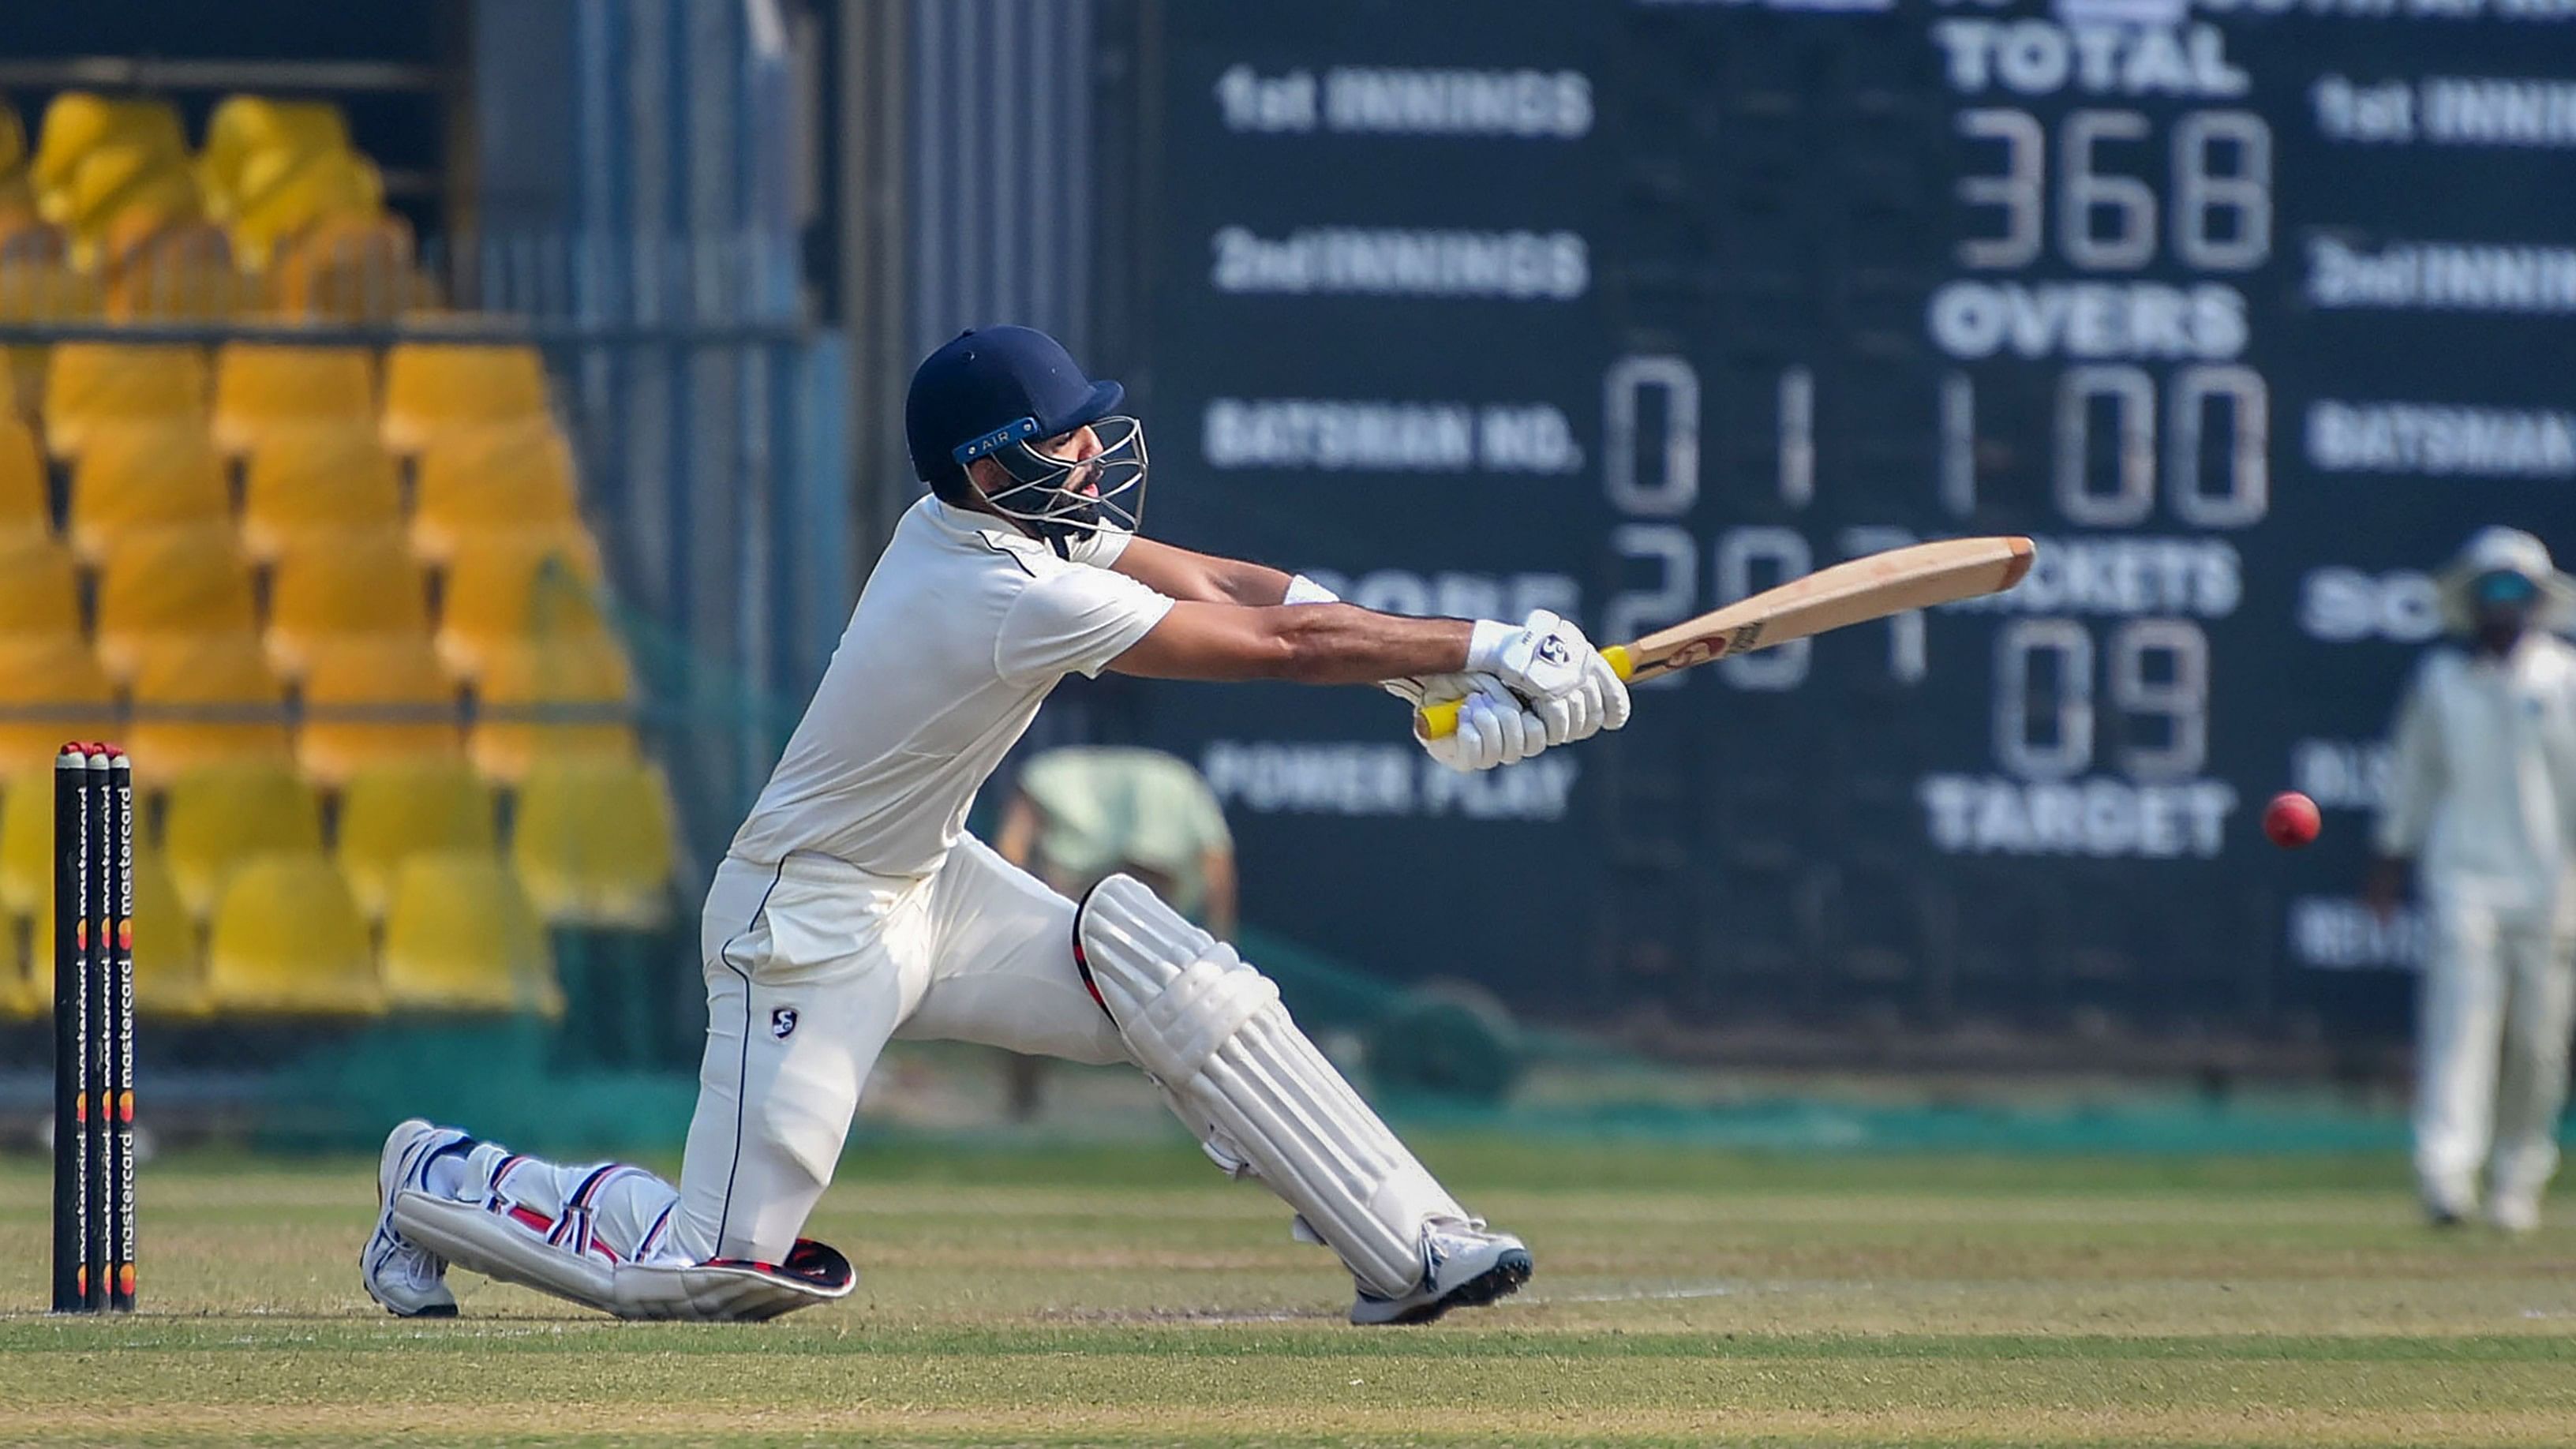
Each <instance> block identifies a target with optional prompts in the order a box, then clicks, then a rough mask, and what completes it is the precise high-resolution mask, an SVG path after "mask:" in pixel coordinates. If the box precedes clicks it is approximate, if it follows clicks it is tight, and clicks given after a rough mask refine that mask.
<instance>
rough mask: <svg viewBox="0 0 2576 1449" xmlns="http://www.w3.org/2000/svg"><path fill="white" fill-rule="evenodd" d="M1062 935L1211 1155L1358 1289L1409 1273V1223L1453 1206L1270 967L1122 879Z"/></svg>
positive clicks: (1419, 1262)
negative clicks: (1327, 1051) (1320, 1248)
mask: <svg viewBox="0 0 2576 1449" xmlns="http://www.w3.org/2000/svg"><path fill="white" fill-rule="evenodd" d="M1074 945H1075V952H1074V955H1075V960H1076V962H1077V964H1079V965H1080V966H1081V967H1082V971H1083V976H1084V979H1085V980H1087V981H1089V982H1090V983H1091V988H1092V991H1093V992H1094V994H1096V995H1097V996H1098V997H1099V998H1100V1002H1101V1005H1102V1006H1104V1007H1105V1008H1107V1009H1108V1012H1109V1017H1110V1020H1112V1021H1114V1022H1116V1023H1117V1025H1118V1031H1119V1034H1120V1036H1121V1037H1123V1038H1124V1039H1125V1041H1126V1043H1127V1048H1128V1050H1129V1052H1130V1053H1131V1054H1133V1056H1134V1057H1135V1059H1136V1062H1137V1064H1138V1065H1139V1066H1142V1067H1143V1068H1144V1069H1145V1070H1146V1071H1147V1072H1148V1073H1150V1074H1151V1075H1152V1076H1153V1077H1154V1079H1155V1081H1156V1082H1158V1083H1159V1084H1160V1085H1161V1086H1162V1088H1163V1095H1164V1098H1165V1100H1166V1101H1168V1102H1170V1103H1171V1105H1172V1110H1173V1111H1174V1112H1175V1113H1177V1114H1179V1116H1180V1118H1181V1120H1182V1122H1183V1123H1184V1124H1185V1125H1186V1126H1188V1127H1189V1129H1190V1130H1191V1131H1192V1132H1194V1133H1196V1134H1198V1137H1199V1139H1200V1141H1201V1142H1202V1143H1205V1144H1207V1145H1208V1148H1209V1155H1210V1156H1212V1157H1216V1158H1217V1160H1218V1162H1219V1163H1220V1165H1225V1166H1228V1167H1229V1170H1233V1171H1235V1172H1236V1173H1237V1175H1246V1174H1245V1172H1244V1170H1243V1169H1244V1168H1247V1167H1248V1169H1249V1174H1248V1175H1251V1176H1256V1177H1259V1178H1260V1179H1261V1180H1262V1181H1264V1182H1266V1183H1268V1184H1269V1185H1270V1189H1271V1191H1273V1192H1276V1193H1277V1194H1279V1196H1280V1197H1282V1198H1284V1199H1286V1200H1287V1202H1288V1205H1289V1206H1290V1207H1293V1208H1295V1209H1296V1210H1297V1215H1298V1217H1299V1218H1300V1219H1301V1220H1302V1221H1303V1222H1304V1223H1305V1225H1306V1226H1307V1228H1308V1229H1309V1230H1310V1231H1311V1232H1312V1233H1313V1234H1314V1235H1315V1236H1316V1237H1319V1238H1321V1239H1322V1240H1323V1242H1324V1243H1325V1244H1326V1245H1327V1246H1329V1247H1330V1248H1332V1249H1333V1251H1334V1252H1336V1253H1338V1254H1340V1255H1341V1259H1342V1262H1343V1263H1344V1264H1345V1265H1347V1266H1348V1267H1349V1268H1350V1270H1351V1276H1352V1277H1354V1278H1356V1279H1358V1280H1359V1282H1360V1285H1361V1286H1362V1287H1364V1288H1367V1289H1368V1290H1369V1291H1371V1292H1373V1293H1377V1294H1379V1295H1380V1296H1383V1297H1390V1298H1392V1297H1399V1296H1402V1295H1403V1294H1406V1293H1409V1292H1411V1291H1412V1290H1413V1289H1414V1288H1415V1287H1416V1286H1418V1285H1419V1284H1420V1283H1421V1282H1422V1279H1423V1275H1424V1273H1425V1272H1426V1271H1427V1269H1426V1265H1425V1261H1424V1258H1423V1248H1422V1241H1423V1234H1422V1230H1423V1227H1424V1225H1425V1224H1427V1223H1428V1222H1430V1221H1431V1220H1432V1219H1434V1218H1457V1219H1461V1220H1464V1219H1466V1217H1467V1214H1466V1211H1465V1209H1463V1208H1461V1207H1459V1206H1458V1204H1457V1202H1456V1200H1454V1199H1453V1198H1451V1197H1450V1196H1449V1194H1448V1193H1447V1192H1446V1191H1445V1190H1444V1189H1442V1187H1441V1186H1440V1184H1439V1183H1438V1182H1436V1181H1434V1180H1433V1179H1432V1176H1431V1173H1430V1172H1429V1170H1427V1169H1426V1168H1424V1167H1423V1165H1422V1164H1421V1162H1419V1161H1418V1160H1416V1159H1415V1157H1414V1155H1413V1154H1412V1152H1410V1151H1408V1150H1407V1149H1406V1148H1405V1145H1404V1144H1403V1143H1402V1142H1400V1141H1397V1140H1396V1136H1395V1134H1394V1133H1393V1132H1391V1131H1389V1130H1388V1129H1387V1126H1386V1124H1385V1123H1384V1122H1381V1121H1379V1120H1378V1116H1377V1114H1376V1113H1375V1112H1373V1111H1371V1110H1369V1106H1368V1104H1367V1103H1366V1102H1363V1101H1361V1100H1360V1096H1359V1094H1358V1093H1357V1092H1354V1091H1352V1090H1351V1085H1350V1083H1348V1082H1346V1081H1344V1080H1343V1079H1342V1074H1341V1073H1340V1072H1339V1071H1336V1070H1335V1069H1334V1067H1333V1064H1332V1063H1331V1062H1329V1061H1327V1060H1325V1058H1324V1054H1323V1053H1322V1052H1319V1051H1317V1050H1316V1049H1315V1045H1314V1043H1312V1042H1310V1041H1308V1040H1307V1039H1306V1035H1305V1033H1304V1032H1301V1031H1299V1030H1298V1029H1297V1024H1296V1023H1295V1022H1294V1021H1291V1020H1290V1019H1289V1017H1288V1010H1287V1008H1286V1007H1284V1006H1281V1005H1280V1004H1279V988H1278V987H1277V986H1276V985H1274V984H1273V983H1272V982H1271V980H1270V978H1268V977H1266V976H1264V975H1262V974H1261V973H1260V972H1259V971H1256V970H1254V969H1253V968H1252V967H1251V966H1250V965H1249V964H1247V963H1246V962H1245V961H1244V960H1243V958H1242V957H1240V956H1238V955H1236V954H1235V951H1234V948H1233V947H1231V946H1228V945H1225V944H1224V943H1222V942H1220V941H1218V940H1217V939H1216V938H1215V937H1213V936H1210V935H1209V934H1208V933H1207V932H1205V931H1202V930H1200V929H1199V928H1198V927H1196V926H1193V925H1191V924H1190V923H1189V922H1188V921H1186V920H1184V919H1182V917H1181V916H1180V914H1179V913H1178V912H1175V911H1174V910H1173V909H1172V908H1171V907H1169V906H1167V905H1165V904H1163V902H1162V901H1161V900H1160V899H1159V898H1157V897H1156V896H1155V895H1154V893H1153V892H1152V891H1151V890H1148V889H1147V888H1146V887H1145V886H1144V885H1143V884H1142V883H1141V882H1138V881H1136V880H1133V879H1131V878H1129V877H1127V876H1123V875H1113V876H1111V877H1109V878H1108V879H1107V880H1104V881H1102V882H1101V883H1100V884H1099V885H1097V886H1094V887H1093V888H1092V890H1091V893H1090V894H1089V895H1088V896H1086V897H1085V898H1084V899H1083V903H1082V909H1081V912H1080V913H1079V914H1078V915H1077V916H1076V917H1075V918H1074ZM1220 1153H1221V1154H1223V1155H1221V1156H1220V1155H1219V1154H1220ZM1229 1159H1231V1161H1229ZM1235 1163H1240V1164H1242V1165H1243V1167H1236V1166H1235V1165H1234V1164H1235Z"/></svg>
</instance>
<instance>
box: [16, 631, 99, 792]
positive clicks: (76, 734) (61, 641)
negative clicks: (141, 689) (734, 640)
mask: <svg viewBox="0 0 2576 1449" xmlns="http://www.w3.org/2000/svg"><path fill="white" fill-rule="evenodd" d="M115 715H116V693H115V690H114V689H113V688H111V687H110V685H109V684H108V679H107V675H106V673H105V672H104V671H102V670H101V669H100V668H99V667H98V659H97V657H96V656H94V655H93V654H91V653H90V649H89V645H88V644H87V643H86V642H85V641H84V640H82V638H81V637H80V636H79V635H78V634H69V633H64V634H0V760H6V761H10V762H13V763H15V762H22V761H24V762H32V761H37V760H51V759H52V758H53V757H54V755H55V754H56V753H57V752H58V751H59V750H60V749H61V748H62V745H63V742H64V741H65V740H96V739H107V738H111V737H113V736H114V734H115V733H116V730H115V726H114V725H113V724H112V723H111V721H112V720H113V719H114V718H115Z"/></svg>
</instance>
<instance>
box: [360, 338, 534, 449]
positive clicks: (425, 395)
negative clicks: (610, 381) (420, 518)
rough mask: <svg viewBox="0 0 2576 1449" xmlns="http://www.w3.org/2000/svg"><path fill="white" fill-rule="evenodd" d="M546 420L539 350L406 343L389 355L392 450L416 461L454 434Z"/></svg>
mask: <svg viewBox="0 0 2576 1449" xmlns="http://www.w3.org/2000/svg"><path fill="white" fill-rule="evenodd" d="M544 416H546V374H545V368H544V366H543V365H542V364H541V363H540V362H539V361H538V360H537V352H536V349H535V348H533V347H513V346H498V345H490V344H480V343H451V342H401V343H396V344H395V345H394V346H393V347H391V348H390V349H388V350H387V351H386V353H385V414H384V429H385V445H386V446H387V447H389V448H392V449H393V450H394V451H395V452H397V453H417V452H419V451H420V450H421V449H422V448H424V447H427V446H428V444H429V440H430V439H431V438H432V437H433V436H435V435H437V434H438V433H440V432H443V431H445V430H446V429H448V428H452V427H461V426H472V425H475V424H492V423H512V422H526V421H531V420H534V419H538V418H542V417H544Z"/></svg>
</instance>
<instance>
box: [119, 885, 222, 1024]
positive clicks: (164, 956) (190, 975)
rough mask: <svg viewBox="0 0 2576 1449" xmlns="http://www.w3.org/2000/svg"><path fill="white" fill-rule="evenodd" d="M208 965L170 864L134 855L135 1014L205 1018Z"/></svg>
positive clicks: (207, 1004)
mask: <svg viewBox="0 0 2576 1449" xmlns="http://www.w3.org/2000/svg"><path fill="white" fill-rule="evenodd" d="M211 1006H212V1002H211V1001H210V1000H209V999H208V996H207V993H206V962H205V957H204V955H203V953H201V952H200V951H199V950H198V949H197V923H196V922H195V921H194V920H193V919H191V918H190V917H189V915H188V910H187V907H186V906H185V905H184V904H182V903H181V901H180V898H179V883H178V881H177V880H176V879H174V878H172V876H171V874H170V864H169V862H168V861H165V860H163V859H162V858H161V853H160V852H159V851H156V850H147V849H143V848H141V847H139V846H138V847H137V848H136V849H135V852H134V1009H135V1010H136V1011H138V1012H141V1013H143V1014H144V1015H146V1016H177V1017H190V1016H203V1015H205V1014H206V1012H207V1010H208V1009H209V1008H210V1007H211Z"/></svg>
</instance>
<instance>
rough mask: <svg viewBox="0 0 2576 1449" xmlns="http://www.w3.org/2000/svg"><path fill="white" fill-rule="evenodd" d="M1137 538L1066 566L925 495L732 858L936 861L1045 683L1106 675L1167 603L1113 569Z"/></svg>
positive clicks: (902, 871) (920, 870)
mask: <svg viewBox="0 0 2576 1449" xmlns="http://www.w3.org/2000/svg"><path fill="white" fill-rule="evenodd" d="M1126 543H1127V540H1126V536H1125V535H1123V534H1106V535H1102V536H1100V537H1098V538H1096V539H1092V540H1086V541H1085V542H1084V543H1083V544H1081V545H1077V546H1076V548H1075V555H1076V557H1075V558H1074V559H1073V560H1070V561H1068V560H1066V559H1061V558H1058V557H1056V555H1055V553H1054V551H1053V550H1051V549H1049V548H1048V547H1047V546H1046V545H1045V544H1043V543H1040V542H1038V541H1037V540H1036V539H1033V538H1029V537H1027V536H1026V535H1024V534H1022V533H1020V532H1019V531H1018V530H1016V529H1014V528H1012V527H1011V526H1010V525H1009V524H1006V523H1004V522H1003V521H1002V520H1000V519H998V518H991V517H987V516H985V515H983V514H979V513H973V512H969V511H967V510H964V509H958V508H951V507H949V506H948V505H947V504H945V503H942V502H940V501H939V500H938V499H937V498H929V497H925V498H923V499H922V500H921V501H920V502H919V503H916V504H914V505H913V506H912V508H911V509H910V510H908V511H907V512H906V513H905V514H904V516H903V521H902V522H900V523H898V524H897V525H895V530H894V538H893V540H892V541H890V542H889V543H887V545H886V548H885V552H884V554H883V555H882V556H880V557H879V558H878V559H877V565H876V568H875V570H874V571H873V572H871V573H870V574H869V575H868V583H867V587H866V588H865V589H863V590H861V591H860V593H859V606H858V608H857V609H856V610H855V611H854V612H853V613H852V614H851V615H850V627H849V628H848V629H847V630H845V631H843V632H842V634H841V642H840V645H839V647H837V648H835V649H834V650H833V651H832V663H831V666H830V667H829V668H827V669H825V670H824V671H823V682H822V683H821V684H820V685H817V686H816V687H815V690H814V702H813V703H812V704H810V705H808V706H806V708H805V718H804V719H803V720H802V721H800V722H799V723H798V724H797V726H796V733H795V735H794V737H793V738H791V739H789V740H788V742H787V752H786V754H785V755H783V756H781V757H780V759H779V761H778V768H777V769H776V770H774V771H772V772H771V774H770V777H769V785H768V787H767V788H766V789H764V790H762V791H761V792H760V801H759V803H758V804H756V805H754V806H752V808H751V818H749V819H747V820H745V821H744V822H743V823H742V829H740V830H739V831H736V832H735V833H734V838H733V849H732V853H733V854H734V855H736V856H739V857H741V858H743V859H745V860H749V861H752V862H754V863H756V864H761V865H768V864H772V863H775V862H777V861H779V860H782V859H784V858H785V857H786V856H787V855H789V854H790V853H792V852H796V851H814V852H819V853H821V854H824V855H830V856H835V857H838V858H839V859H841V860H844V861H847V862H848V863H849V864H851V865H854V866H857V867H858V868H860V869H861V870H864V871H868V872H870V873H872V874H876V875H881V876H888V877H892V878H895V879H899V880H902V879H913V878H917V877H920V876H926V875H929V874H930V873H931V872H933V871H936V870H937V869H939V865H940V862H941V861H942V860H944V859H945V858H946V857H947V854H948V850H949V847H951V846H953V845H955V844H956V843H957V837H958V836H960V835H961V834H963V833H964V832H965V829H966V810H967V807H968V806H969V805H972V804H973V803H974V800H975V792H976V791H977V790H978V789H980V788H982V786H983V784H984V781H985V780H986V778H988V777H989V776H990V775H991V774H992V773H993V769H994V767H995V766H997V765H999V764H1000V763H1001V762H1002V756H1003V755H1004V754H1005V753H1006V752H1007V751H1009V749H1010V748H1011V745H1012V744H1013V743H1014V742H1015V741H1017V740H1018V739H1019V737H1020V735H1021V734H1022V733H1023V732H1024V731H1026V730H1027V729H1028V727H1029V721H1030V720H1032V719H1034V718H1036V717H1037V712H1038V705H1039V704H1041V703H1042V702H1044V701H1045V699H1046V697H1047V691H1049V690H1051V689H1053V688H1055V683H1056V681H1057V680H1059V679H1062V678H1063V677H1064V676H1066V675H1068V674H1073V673H1077V672H1079V673H1082V674H1085V675H1096V674H1098V673H1099V672H1100V671H1101V669H1102V668H1103V667H1104V666H1106V665H1107V664H1108V663H1109V661H1110V660H1112V659H1115V658H1117V657H1118V656H1119V655H1121V654H1123V653H1125V652H1126V651H1127V649H1128V647H1129V646H1130V645H1132V644H1134V643H1135V642H1136V641H1137V640H1139V639H1142V638H1144V637H1145V635H1146V633H1147V632H1148V631H1150V630H1151V629H1152V628H1153V627H1154V626H1155V625H1156V624H1159V623H1161V622H1162V620H1163V615H1164V614H1166V613H1168V612H1170V610H1171V607H1172V600H1171V599H1170V598H1168V597H1166V596H1164V595H1162V594H1158V593H1156V592H1154V591H1153V590H1152V589H1149V588H1147V587H1145V586H1144V585H1143V584H1140V583H1138V582H1136V581H1135V580H1134V579H1131V578H1128V577H1127V576H1126V575H1124V574H1116V573H1112V572H1110V571H1109V567H1108V565H1109V564H1111V563H1113V562H1115V561H1116V559H1117V557H1118V555H1119V553H1120V552H1121V551H1123V550H1124V549H1125V547H1126Z"/></svg>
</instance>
